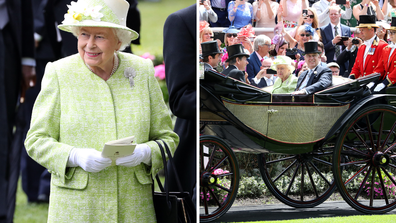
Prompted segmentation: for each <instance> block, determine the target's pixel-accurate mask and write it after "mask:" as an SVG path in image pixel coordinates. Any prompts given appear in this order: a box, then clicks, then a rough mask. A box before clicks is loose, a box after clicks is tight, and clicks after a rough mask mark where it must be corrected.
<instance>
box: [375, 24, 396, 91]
mask: <svg viewBox="0 0 396 223" xmlns="http://www.w3.org/2000/svg"><path fill="white" fill-rule="evenodd" d="M388 31H389V34H390V35H389V37H390V40H391V43H390V44H389V45H388V46H386V47H384V49H383V50H382V56H381V59H380V60H379V63H378V65H377V66H376V67H375V69H374V73H380V74H381V78H380V81H379V83H378V84H377V86H376V87H375V88H374V92H375V93H377V92H380V93H382V92H383V91H384V90H385V89H386V88H387V87H389V86H392V85H394V84H395V82H396V51H395V49H396V17H392V23H391V26H390V28H389V29H388Z"/></svg>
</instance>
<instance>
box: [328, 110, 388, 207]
mask: <svg viewBox="0 0 396 223" xmlns="http://www.w3.org/2000/svg"><path fill="white" fill-rule="evenodd" d="M395 128H396V109H395V108H393V107H392V106H389V105H373V106H369V107H367V108H365V109H362V110H361V111H359V112H357V113H356V114H355V115H353V116H352V117H351V119H350V121H349V122H348V123H347V124H346V125H345V127H344V129H343V130H342V132H341V134H340V135H339V138H338V140H337V145H336V150H335V152H334V158H333V160H334V165H333V172H334V178H335V181H336V184H337V187H338V188H339V190H340V194H341V195H342V197H343V198H344V200H345V201H346V202H347V203H348V204H349V205H351V207H353V208H355V209H356V210H358V211H361V212H363V213H367V214H379V213H385V212H388V211H390V210H393V209H394V208H395V207H396V200H395V198H396V195H395V194H396V152H395V149H394V148H395V147H396V131H395Z"/></svg>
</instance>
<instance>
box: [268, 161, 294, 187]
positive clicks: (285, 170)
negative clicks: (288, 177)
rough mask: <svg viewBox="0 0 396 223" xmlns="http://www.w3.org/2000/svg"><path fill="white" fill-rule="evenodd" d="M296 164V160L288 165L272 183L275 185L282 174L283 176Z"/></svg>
mask: <svg viewBox="0 0 396 223" xmlns="http://www.w3.org/2000/svg"><path fill="white" fill-rule="evenodd" d="M296 162H297V160H294V162H293V163H292V164H290V165H289V166H288V167H286V169H284V170H283V171H282V172H281V173H280V174H279V175H278V176H277V177H275V179H274V180H273V181H274V183H275V182H276V181H277V180H278V179H279V178H280V177H281V176H282V175H283V174H285V173H286V172H287V171H288V170H289V169H290V168H291V167H292V166H293V165H294V164H295V163H296Z"/></svg>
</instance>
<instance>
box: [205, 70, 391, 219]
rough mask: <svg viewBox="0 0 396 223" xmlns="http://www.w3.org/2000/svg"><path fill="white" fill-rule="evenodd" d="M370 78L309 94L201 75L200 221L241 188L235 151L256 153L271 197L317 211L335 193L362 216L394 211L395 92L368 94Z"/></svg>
mask: <svg viewBox="0 0 396 223" xmlns="http://www.w3.org/2000/svg"><path fill="white" fill-rule="evenodd" d="M378 77H379V74H372V75H369V76H366V77H364V78H361V79H357V80H353V81H347V82H345V83H342V84H338V85H336V86H331V87H330V88H328V89H325V90H323V91H321V92H317V93H315V94H314V95H304V96H297V95H291V94H274V95H271V94H270V93H268V92H267V91H265V90H262V89H259V88H256V87H253V86H250V85H248V84H246V83H243V82H240V81H237V80H235V79H232V78H228V77H226V76H224V75H222V74H219V73H217V72H214V71H206V72H205V73H204V77H203V78H202V79H201V81H200V131H201V136H200V161H199V170H200V220H201V222H209V221H213V220H215V219H217V218H219V217H221V216H222V215H224V214H225V213H226V212H227V211H228V209H229V208H230V207H231V206H232V204H233V202H234V200H235V197H236V195H237V192H238V187H239V177H240V174H239V167H238V161H237V160H236V158H235V153H237V152H244V153H253V154H257V155H258V164H259V168H260V172H261V175H262V177H263V180H264V182H265V184H266V186H267V188H268V189H269V191H271V193H272V194H273V195H274V196H275V197H276V198H277V199H279V200H280V201H281V202H283V203H285V204H287V205H290V206H292V207H297V208H299V207H314V206H316V205H319V204H321V203H322V202H324V201H325V200H326V199H327V198H328V197H329V196H330V195H331V194H332V193H333V192H334V190H335V189H336V188H338V191H339V193H340V194H341V196H342V197H343V198H344V200H345V201H346V202H347V203H348V204H349V205H350V206H352V207H353V208H355V209H356V210H358V211H361V212H363V213H367V214H377V213H385V212H388V211H390V210H392V209H394V208H395V207H396V153H395V151H394V148H395V146H396V130H395V128H396V108H395V107H394V104H395V103H396V88H393V87H390V88H387V89H386V93H385V94H371V92H370V90H369V89H367V87H366V84H367V83H369V82H371V81H373V80H376V79H378Z"/></svg>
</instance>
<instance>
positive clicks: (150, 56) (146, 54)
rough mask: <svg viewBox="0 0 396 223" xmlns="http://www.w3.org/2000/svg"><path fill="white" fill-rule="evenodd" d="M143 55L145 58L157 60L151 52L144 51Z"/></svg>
mask: <svg viewBox="0 0 396 223" xmlns="http://www.w3.org/2000/svg"><path fill="white" fill-rule="evenodd" d="M141 57H143V58H144V59H150V60H155V56H154V55H151V54H150V53H149V52H146V53H144V54H143V55H142V56H141Z"/></svg>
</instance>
